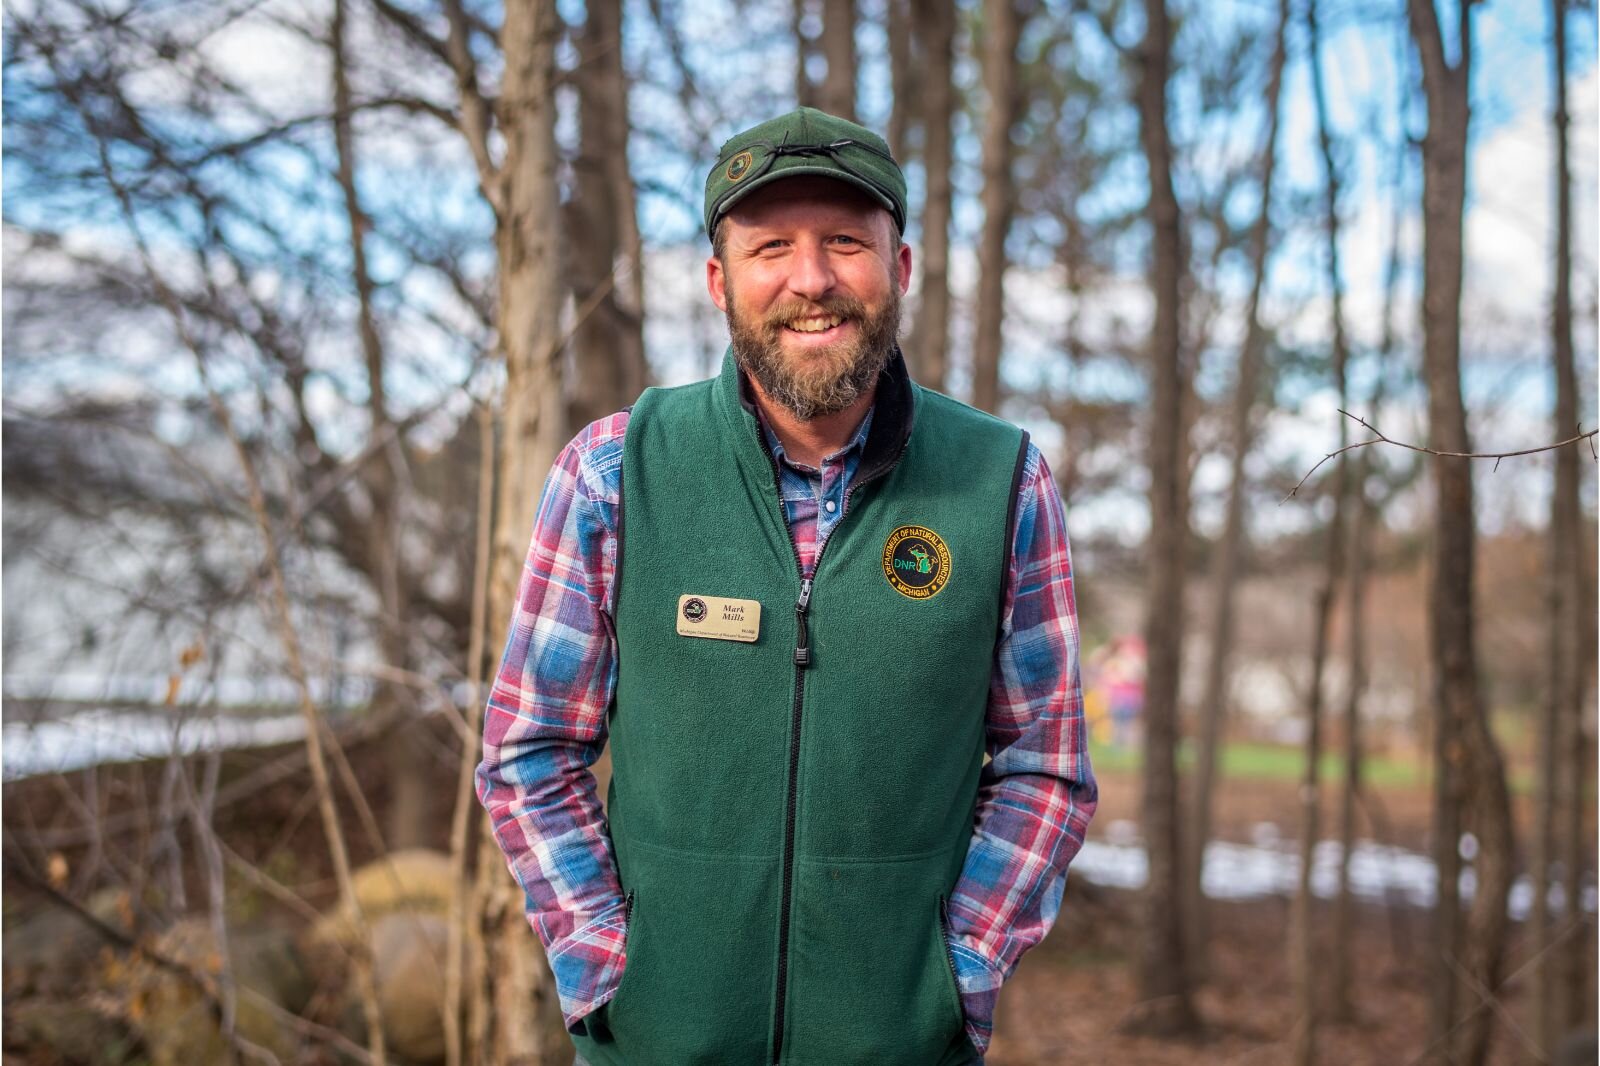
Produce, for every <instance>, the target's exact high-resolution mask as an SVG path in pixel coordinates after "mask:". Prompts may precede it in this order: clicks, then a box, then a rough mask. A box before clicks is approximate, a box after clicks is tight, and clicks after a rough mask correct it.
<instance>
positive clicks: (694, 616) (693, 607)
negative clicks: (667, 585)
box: [683, 596, 706, 622]
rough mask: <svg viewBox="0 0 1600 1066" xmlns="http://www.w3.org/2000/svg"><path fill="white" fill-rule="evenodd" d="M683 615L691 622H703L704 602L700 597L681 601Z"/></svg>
mask: <svg viewBox="0 0 1600 1066" xmlns="http://www.w3.org/2000/svg"><path fill="white" fill-rule="evenodd" d="M683 616H684V617H685V618H687V619H688V620H689V621H691V622H703V621H705V618H706V603H705V601H704V600H702V599H701V598H700V597H698V596H696V597H694V598H693V599H688V600H684V601H683Z"/></svg>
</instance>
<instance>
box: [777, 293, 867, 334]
mask: <svg viewBox="0 0 1600 1066" xmlns="http://www.w3.org/2000/svg"><path fill="white" fill-rule="evenodd" d="M818 315H838V316H839V317H840V318H853V319H862V318H865V317H866V315H867V305H866V304H865V303H863V302H862V301H860V300H858V299H856V298H855V297H854V296H849V295H846V294H844V293H839V294H838V295H835V296H824V297H822V298H821V299H819V300H789V301H787V302H785V303H781V304H779V305H777V306H776V307H773V308H771V309H769V310H768V311H767V313H766V314H764V315H762V316H761V321H762V324H763V325H765V326H766V327H768V328H769V329H781V328H782V327H784V326H788V325H790V324H791V323H794V322H798V321H799V320H800V319H802V318H815V317H817V316H818Z"/></svg>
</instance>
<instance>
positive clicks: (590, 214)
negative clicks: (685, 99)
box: [565, 0, 647, 426]
mask: <svg viewBox="0 0 1600 1066" xmlns="http://www.w3.org/2000/svg"><path fill="white" fill-rule="evenodd" d="M585 10H586V12H587V21H586V22H585V24H584V26H583V32H582V33H581V34H578V35H577V46H578V48H577V50H578V67H577V69H576V71H574V78H575V80H576V81H577V89H578V124H579V143H578V153H577V157H576V158H575V159H574V160H573V161H572V194H571V196H570V198H569V199H568V201H567V206H566V211H565V221H566V225H567V241H566V246H567V251H568V254H569V256H570V258H571V263H572V267H571V270H570V272H569V274H570V282H571V287H572V295H573V298H574V300H575V301H576V303H577V305H578V306H579V307H580V308H583V309H584V310H585V312H586V314H585V316H584V319H583V321H582V322H580V323H579V324H578V326H577V328H576V330H575V331H574V333H573V338H572V357H573V358H572V376H571V383H572V404H571V413H570V421H571V424H572V425H573V426H583V425H586V424H588V423H589V422H592V421H594V420H595V419H597V418H603V417H605V416H606V415H608V414H611V413H612V412H613V411H617V410H619V409H621V408H622V407H625V406H627V405H628V404H630V403H632V402H633V401H634V399H635V398H636V397H637V396H638V395H639V393H640V392H641V391H643V389H644V386H645V379H646V377H647V368H646V365H645V357H644V261H643V255H642V248H641V244H640V239H639V222H638V213H637V211H636V210H635V206H634V192H633V177H632V174H631V172H630V171H629V169H628V134H629V124H628V78H627V73H626V71H625V70H624V69H623V62H622V20H623V16H622V4H621V2H620V0H595V2H593V3H590V4H587V5H586V7H585Z"/></svg>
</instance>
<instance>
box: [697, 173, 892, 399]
mask: <svg viewBox="0 0 1600 1066" xmlns="http://www.w3.org/2000/svg"><path fill="white" fill-rule="evenodd" d="M722 229H723V237H724V246H723V254H722V256H721V257H720V258H719V257H718V256H712V257H711V258H710V259H709V260H708V261H707V262H706V286H707V288H708V289H709V290H710V292H711V299H712V300H713V301H714V302H715V303H716V305H717V307H719V308H721V309H722V311H723V312H724V313H725V314H726V315H727V316H728V332H729V334H730V337H731V340H732V343H733V354H734V358H735V359H736V360H737V361H738V363H739V365H740V367H742V368H743V369H744V370H745V372H746V373H748V374H749V375H750V376H751V377H752V378H754V379H755V380H756V381H757V382H758V383H759V384H760V385H761V389H762V391H763V392H764V393H766V395H767V397H768V398H769V399H770V400H772V401H773V402H774V403H777V404H779V405H780V406H782V407H785V408H787V409H788V410H789V411H790V412H792V413H793V414H794V415H795V417H797V418H800V419H802V420H809V419H812V418H816V417H818V416H819V415H826V414H833V413H835V412H837V411H842V410H844V409H845V408H847V407H849V406H850V405H851V404H852V403H854V402H855V401H856V400H857V399H859V398H860V397H861V395H862V394H864V393H865V392H866V391H867V390H868V389H870V388H871V387H872V385H873V383H874V382H875V381H876V380H877V377H878V372H879V371H880V370H882V369H883V365H884V364H885V363H886V362H887V361H888V359H889V356H890V355H891V354H892V353H893V351H894V342H895V337H896V335H897V333H898V331H899V327H900V296H901V294H902V293H904V292H905V290H906V286H907V285H909V284H910V281H911V249H910V248H908V247H907V246H905V245H903V244H898V242H897V241H896V240H895V239H894V236H893V229H894V226H893V223H892V222H891V220H890V218H889V213H888V212H887V211H885V210H884V209H883V208H882V207H880V206H878V205H877V204H875V203H874V202H873V201H871V200H870V199H868V198H867V197H866V196H865V195H863V194H861V193H859V192H858V191H856V190H855V189H853V188H852V187H850V186H849V185H846V184H844V183H842V182H838V181H833V180H831V179H828V178H814V177H797V178H790V179H788V180H785V181H780V182H775V183H774V184H773V185H771V186H769V187H767V188H764V189H760V190H758V191H757V192H754V193H752V194H750V196H749V197H748V198H746V199H745V200H742V201H740V202H739V204H738V205H737V206H736V207H735V208H734V209H733V210H732V211H730V212H729V213H728V214H727V216H726V217H725V218H724V219H723V221H722Z"/></svg>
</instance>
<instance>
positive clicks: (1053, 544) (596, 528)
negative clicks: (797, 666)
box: [477, 412, 1098, 1053]
mask: <svg viewBox="0 0 1600 1066" xmlns="http://www.w3.org/2000/svg"><path fill="white" fill-rule="evenodd" d="M871 420H872V416H871V414H870V412H869V414H868V416H867V418H866V419H865V420H863V423H862V425H861V427H860V429H859V430H858V431H857V432H856V434H855V436H854V437H853V438H852V440H851V441H850V443H849V444H848V445H846V447H845V448H843V449H841V450H840V451H839V452H837V453H835V454H833V455H830V456H828V457H827V458H825V459H824V460H823V461H822V464H821V467H820V469H812V468H810V467H806V466H802V465H799V464H797V463H794V462H792V461H791V460H790V459H789V458H788V457H787V456H786V455H785V454H784V451H783V446H782V444H781V443H780V442H779V441H778V439H777V437H776V436H775V435H774V434H773V433H772V432H771V430H770V429H769V430H768V431H767V434H766V437H767V444H768V446H769V447H770V448H771V449H772V451H773V454H774V455H775V456H776V457H777V459H778V461H779V462H778V468H779V470H780V471H781V478H780V480H781V494H782V497H783V505H784V507H785V508H786V510H787V511H788V516H789V524H790V528H791V529H792V531H793V534H794V538H795V547H796V548H797V549H798V551H799V555H800V562H801V566H802V568H803V569H804V571H805V573H806V574H807V575H809V574H810V573H811V571H812V568H813V566H814V565H815V561H816V558H817V552H818V550H819V549H820V548H821V546H822V544H823V543H824V542H825V541H826V539H827V537H828V535H829V534H830V533H831V532H832V531H833V529H834V527H835V526H836V525H837V524H838V522H839V520H840V519H841V518H843V517H844V508H845V490H846V489H847V488H848V486H849V484H850V479H851V477H852V475H853V474H854V472H855V469H856V466H857V464H858V463H859V461H860V458H861V454H862V449H863V447H864V444H865V441H866V438H867V429H868V426H869V424H870V422H871ZM627 425H628V413H627V412H621V413H619V414H615V415H612V416H610V417H608V418H603V419H600V420H599V421H597V422H594V423H592V424H590V425H589V426H588V427H586V428H585V429H584V430H583V431H582V432H581V433H579V434H578V436H577V437H576V438H575V439H574V440H573V441H572V442H571V443H570V444H569V445H567V447H566V448H565V450H563V451H562V453H561V455H560V457H559V458H558V459H557V460H556V464H555V466H554V468H553V469H552V470H551V472H550V476H549V479H548V480H547V481H546V482H545V487H544V495H543V497H542V499H541V501H540V504H539V511H538V517H537V519H536V521H535V525H534V530H533V538H532V543H531V544H530V546H529V549H528V556H527V561H526V564H525V566H524V568H523V573H522V580H521V586H520V589H519V590H518V593H517V602H516V606H515V609H514V615H513V617H512V619H511V628H510V634H509V636H508V638H507V641H506V647H505V655H504V657H503V659H502V661H501V664H500V670H499V673H498V674H497V676H496V678H495V682H494V686H493V688H492V690H491V692H490V695H489V701H488V707H487V710H486V715H485V720H484V730H483V761H482V763H481V764H480V765H479V767H478V776H477V791H478V798H479V800H480V802H482V803H483V805H484V807H485V808H487V810H488V812H489V815H490V819H491V821H492V823H493V826H494V832H495V837H496V839H497V840H498V842H499V845H500V847H501V849H502V850H503V851H504V852H505V855H506V861H507V864H508V865H509V866H510V869H511V872H512V874H513V875H514V876H515V877H516V879H517V881H518V882H519V883H520V884H521V886H522V889H523V891H524V892H525V893H526V897H527V913H528V920H529V922H530V923H531V924H532V926H533V928H534V931H535V932H536V933H537V934H538V936H539V939H540V941H542V942H543V944H544V947H545V951H546V954H547V957H548V959H549V962H550V968H551V971H552V972H553V974H554V975H555V980H556V990H557V994H558V996H559V998H560V1002H561V1010H562V1015H563V1017H564V1018H565V1020H566V1023H567V1025H568V1028H569V1029H571V1030H572V1031H574V1032H580V1033H581V1032H583V1031H584V1029H583V1021H582V1019H583V1018H584V1017H585V1016H586V1015H588V1014H589V1013H590V1012H591V1011H593V1010H594V1009H595V1008H597V1007H599V1006H600V1005H601V1004H602V1003H605V1002H607V1001H608V1000H609V999H610V998H611V996H612V995H613V994H614V993H615V991H616V988H617V985H618V983H619V982H620V980H621V977H622V971H623V968H624V966H625V965H626V961H627V952H626V948H627V927H626V914H625V904H624V899H623V894H622V890H621V885H620V882H619V880H618V876H617V870H616V864H615V861H614V858H613V855H612V850H611V840H610V837H609V836H608V834H607V828H606V820H605V815H604V812H603V811H602V808H601V804H600V797H599V795H598V790H597V788H596V783H595V779H594V776H593V774H591V773H590V770H589V767H590V766H591V765H592V764H593V763H594V761H595V760H596V759H597V758H599V756H600V753H601V750H602V748H603V747H604V746H605V742H606V711H607V708H608V706H609V705H610V703H611V697H612V691H613V688H614V686H615V683H616V669H617V666H616V661H617V657H616V634H615V631H614V630H613V628H612V624H611V614H610V612H611V609H612V597H613V593H614V581H613V578H614V571H615V566H616V559H617V541H616V529H617V525H616V519H617V511H618V508H619V506H620V495H621V480H622V442H623V434H624V433H625V432H626V430H627ZM1019 493H1020V495H1019V498H1018V501H1017V518H1016V528H1015V532H1014V535H1013V551H1012V557H1011V568H1010V571H1009V573H1008V574H1007V579H1006V589H1005V601H1004V607H1003V612H1002V619H1001V637H1000V640H999V642H998V644H997V647H996V652H995V661H994V671H993V674H992V677H991V680H990V687H989V702H988V708H987V711H986V719H985V728H986V733H987V750H988V753H989V756H990V760H991V761H990V762H988V763H987V764H986V765H985V766H984V767H983V771H982V776H981V778H980V781H979V788H978V803H977V813H976V817H975V828H974V832H973V837H972V842H971V844H970V846H969V849H968V852H967V857H966V863H965V865H964V866H963V868H962V871H961V876H960V879H959V881H958V882H957V884H956V886H955V890H954V892H953V893H952V894H951V897H950V900H949V924H950V935H951V948H952V954H953V955H954V958H955V968H956V979H957V985H958V988H959V990H960V995H961V1000H962V1006H963V1009H964V1011H965V1014H966V1020H967V1033H968V1036H969V1037H970V1038H971V1040H972V1043H973V1045H974V1046H975V1047H976V1048H977V1049H978V1051H979V1052H980V1053H982V1052H984V1051H985V1050H986V1049H987V1047H988V1044H989V1038H990V1034H991V1032H992V1028H993V1020H994V1009H995V1002H996V999H997V997H998V995H999V991H1000V985H1001V983H1002V982H1003V981H1005V980H1006V978H1008V977H1009V976H1010V975H1011V972H1012V970H1013V969H1015V967H1016V965H1017V961H1018V960H1019V959H1020V958H1021V956H1022V954H1023V953H1024V952H1025V951H1027V950H1028V949H1029V948H1031V947H1032V946H1033V945H1035V944H1037V943H1038V942H1039V941H1040V940H1041V939H1042V938H1043V937H1044V935H1045V933H1046V932H1048V931H1049V929H1050V927H1051V925H1052V924H1054V922H1055V919H1056V914H1057V912H1058V911H1059V909H1060V906H1061V897H1062V891H1063V889H1064V888H1065V885H1066V874H1067V866H1068V864H1069V863H1070V862H1071V861H1072V859H1073V857H1074V856H1075V855H1076V854H1077V853H1078V849H1079V848H1080V847H1081V846H1082V844H1083V839H1084V833H1085V832H1086V831H1087V829H1088V825H1089V819H1090V818H1091V817H1092V816H1093V814H1094V809H1095V803H1096V800H1097V798H1098V791H1097V787H1096V784H1095V780H1094V775H1093V772H1092V770H1091V769H1090V766H1089V752H1088V744H1087V740H1086V736H1085V729H1084V720H1083V702H1082V693H1081V689H1080V686H1079V677H1078V621H1077V608H1076V604H1075V602H1074V596H1073V587H1072V562H1071V557H1070V554H1069V551H1068V545H1067V529H1066V515H1065V511H1064V508H1063V506H1062V502H1061V497H1060V494H1059V493H1058V491H1057V490H1056V487H1055V483H1054V481H1053V480H1052V478H1051V476H1050V471H1049V468H1048V467H1047V466H1046V465H1045V461H1044V457H1043V456H1042V455H1040V453H1039V451H1038V449H1037V448H1035V447H1034V446H1033V445H1032V444H1030V445H1029V446H1028V454H1027V456H1026V458H1025V460H1024V470H1023V477H1022V481H1021V485H1020V488H1019Z"/></svg>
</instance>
